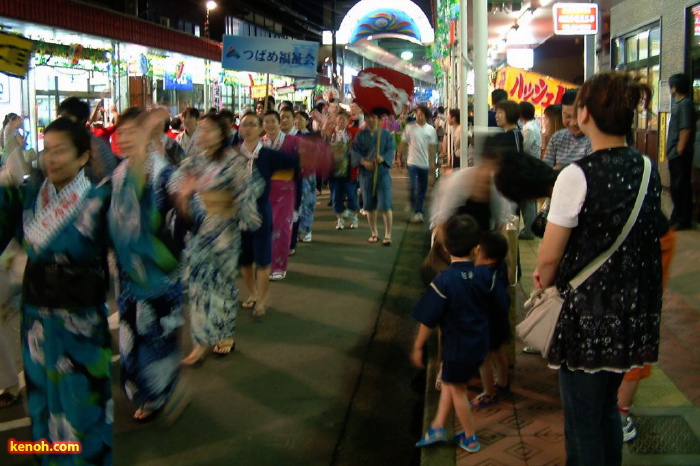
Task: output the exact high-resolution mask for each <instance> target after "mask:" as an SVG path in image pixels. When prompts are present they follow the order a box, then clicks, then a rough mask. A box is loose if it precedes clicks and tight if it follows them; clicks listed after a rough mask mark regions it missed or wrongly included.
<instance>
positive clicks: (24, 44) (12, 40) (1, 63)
mask: <svg viewBox="0 0 700 466" xmlns="http://www.w3.org/2000/svg"><path fill="white" fill-rule="evenodd" d="M32 50H34V43H33V42H32V41H31V40H29V39H27V38H25V37H22V36H15V35H13V34H5V33H0V71H2V72H3V73H7V74H10V75H13V76H18V77H22V76H24V75H25V74H27V67H28V66H29V58H30V57H31V56H32Z"/></svg>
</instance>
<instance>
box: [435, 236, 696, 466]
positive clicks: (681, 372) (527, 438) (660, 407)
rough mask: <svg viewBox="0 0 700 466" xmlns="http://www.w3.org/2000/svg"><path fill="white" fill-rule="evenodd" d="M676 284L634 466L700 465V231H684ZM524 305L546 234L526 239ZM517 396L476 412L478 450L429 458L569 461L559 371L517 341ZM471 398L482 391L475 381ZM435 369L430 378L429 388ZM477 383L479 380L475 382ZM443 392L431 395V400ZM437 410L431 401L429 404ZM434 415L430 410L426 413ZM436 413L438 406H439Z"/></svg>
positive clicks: (645, 396) (644, 395)
mask: <svg viewBox="0 0 700 466" xmlns="http://www.w3.org/2000/svg"><path fill="white" fill-rule="evenodd" d="M677 236H678V243H677V250H676V255H675V258H674V261H673V264H672V270H671V278H670V281H669V286H668V290H667V292H666V294H665V296H664V305H663V314H662V329H661V339H662V341H661V353H660V362H659V364H658V366H657V367H655V368H654V371H653V373H652V376H651V377H650V378H649V379H646V380H644V381H642V382H641V383H640V386H639V389H638V391H637V394H636V396H635V400H634V403H633V405H632V413H633V419H634V421H635V425H636V428H637V432H638V436H637V438H636V439H635V440H634V441H632V442H630V443H628V444H625V446H624V448H623V454H624V459H623V463H624V464H626V465H634V466H637V465H639V466H642V465H669V466H670V465H697V464H700V319H698V314H699V312H700V287H698V283H700V232H699V231H684V232H679V233H678V234H677ZM519 243H520V247H521V260H522V267H523V280H522V282H521V284H522V291H519V292H518V299H519V300H520V302H521V303H522V301H523V300H524V298H525V296H527V295H529V293H530V292H531V290H532V283H531V279H530V277H531V275H532V272H533V270H534V268H535V265H536V258H537V248H538V247H539V243H540V241H539V240H534V241H520V242H519ZM516 349H517V352H516V361H515V368H514V370H513V371H512V372H511V374H512V375H511V377H512V379H511V384H512V394H511V395H510V396H507V397H505V398H504V399H503V401H502V402H501V403H499V404H498V405H495V406H492V407H489V408H482V409H476V410H473V412H474V416H475V420H476V424H477V435H478V436H479V439H480V441H481V443H482V446H483V448H482V450H481V451H479V452H478V453H467V452H464V451H462V450H458V449H456V448H454V447H452V446H445V447H437V448H435V449H433V451H430V452H426V453H424V455H423V461H422V464H424V465H438V464H442V465H445V464H457V465H459V466H466V465H477V464H478V465H486V464H487V465H490V466H491V465H493V466H497V465H503V466H521V465H523V466H524V465H528V466H535V465H536V466H540V465H563V464H564V463H565V461H566V455H565V451H564V427H563V415H562V411H561V401H560V398H559V388H558V380H557V373H556V372H555V371H553V370H551V369H549V368H547V365H546V364H545V361H544V359H543V358H541V357H540V356H539V355H527V354H524V353H522V351H521V349H522V344H521V343H520V342H518V343H517V344H516ZM472 382H474V384H473V389H472V390H471V394H470V396H471V397H473V396H476V395H477V394H478V393H479V392H480V386H479V382H478V380H475V381H472ZM431 383H432V384H434V374H433V375H432V376H429V377H428V380H427V384H428V390H430V389H431ZM470 387H471V385H470ZM431 397H432V398H433V399H434V398H435V394H434V393H433V394H431V393H429V394H428V398H429V399H430V398H431ZM431 409H434V407H432V408H431V407H430V406H429V403H426V410H431ZM426 414H427V413H426ZM431 415H432V411H431Z"/></svg>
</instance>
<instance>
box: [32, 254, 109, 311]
mask: <svg viewBox="0 0 700 466" xmlns="http://www.w3.org/2000/svg"><path fill="white" fill-rule="evenodd" d="M107 280H108V274H107V273H106V272H105V269H104V267H103V266H102V264H101V263H99V262H98V263H93V264H77V265H73V264H68V265H59V264H40V263H32V262H27V267H26V268H25V269H24V281H23V283H22V300H23V302H24V303H25V304H29V305H31V306H37V307H48V308H56V309H71V308H77V307H91V306H100V305H103V304H104V303H105V302H106V300H107V287H108V281H107Z"/></svg>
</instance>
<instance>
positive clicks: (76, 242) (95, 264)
mask: <svg viewBox="0 0 700 466" xmlns="http://www.w3.org/2000/svg"><path fill="white" fill-rule="evenodd" d="M110 196H111V185H110V184H109V182H103V183H102V184H100V185H99V186H96V187H93V186H92V185H91V184H90V181H89V180H88V178H87V177H86V176H85V173H84V170H81V171H80V172H79V174H78V176H77V177H76V178H75V179H74V180H73V181H72V182H70V183H69V184H68V185H66V186H65V187H64V188H63V189H62V190H61V191H57V190H56V188H54V186H53V184H52V183H51V182H50V181H49V180H48V179H47V180H45V181H44V183H43V184H42V185H40V186H39V185H29V184H24V185H22V186H20V187H19V188H14V187H9V186H2V187H0V247H1V248H2V249H4V248H5V247H6V246H7V244H8V242H9V241H10V239H11V238H12V237H13V235H14V237H15V238H16V239H17V240H18V242H19V243H20V244H22V246H23V248H24V249H25V251H26V253H27V256H28V264H27V268H26V269H25V274H24V283H23V293H22V295H23V296H22V297H23V303H22V324H21V338H22V358H23V362H24V374H25V380H26V382H27V403H28V407H29V415H30V417H31V420H32V438H33V439H34V440H35V441H38V440H41V439H46V440H47V441H49V442H57V441H79V442H80V443H81V445H82V451H81V453H80V454H79V455H42V456H41V457H40V462H41V463H42V464H111V463H112V424H113V402H112V385H111V359H112V351H111V346H110V333H109V325H108V324H107V305H106V289H107V277H108V272H107V271H106V269H105V267H104V264H105V261H104V258H105V257H106V256H105V255H106V248H107V231H106V229H107V211H108V208H109V205H110ZM70 271H79V272H80V273H82V272H86V273H90V274H91V275H90V276H92V277H95V279H94V280H93V281H92V282H91V283H90V284H87V283H85V282H84V281H82V279H81V280H77V281H74V282H73V283H72V285H74V286H70V287H66V286H65V283H66V282H67V281H69V278H70V276H71V275H70V273H71V272H70ZM37 277H40V278H41V282H38V281H37ZM56 303H63V304H61V305H57V304H56Z"/></svg>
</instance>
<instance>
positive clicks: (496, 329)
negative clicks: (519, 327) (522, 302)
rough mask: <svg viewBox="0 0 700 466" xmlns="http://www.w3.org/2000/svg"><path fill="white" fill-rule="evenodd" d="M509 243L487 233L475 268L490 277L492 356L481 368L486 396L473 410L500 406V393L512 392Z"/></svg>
mask: <svg viewBox="0 0 700 466" xmlns="http://www.w3.org/2000/svg"><path fill="white" fill-rule="evenodd" d="M507 255H508V241H507V240H506V238H505V237H504V236H503V235H502V234H500V233H499V232H497V231H487V232H485V233H483V234H482V235H481V240H480V241H479V257H478V258H477V260H476V265H477V266H478V267H479V268H481V267H485V268H486V269H487V270H488V271H489V274H490V275H491V288H490V289H491V294H490V297H489V304H488V315H489V354H488V356H486V359H485V360H484V362H483V363H482V364H481V367H479V374H480V376H481V383H482V385H483V386H484V392H483V393H482V394H480V395H479V396H477V397H476V398H474V399H473V400H472V401H471V403H470V404H471V406H472V407H473V408H483V407H486V406H490V405H492V404H495V403H498V401H499V399H498V398H499V397H498V395H499V393H505V392H507V391H508V390H509V388H510V385H509V383H508V360H507V359H506V355H505V351H504V350H503V344H504V343H505V342H507V341H508V340H510V321H509V320H508V310H509V308H510V296H508V266H507V265H506V263H505V258H506V256H507ZM494 366H495V368H496V370H497V371H498V384H496V380H495V378H494Z"/></svg>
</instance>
